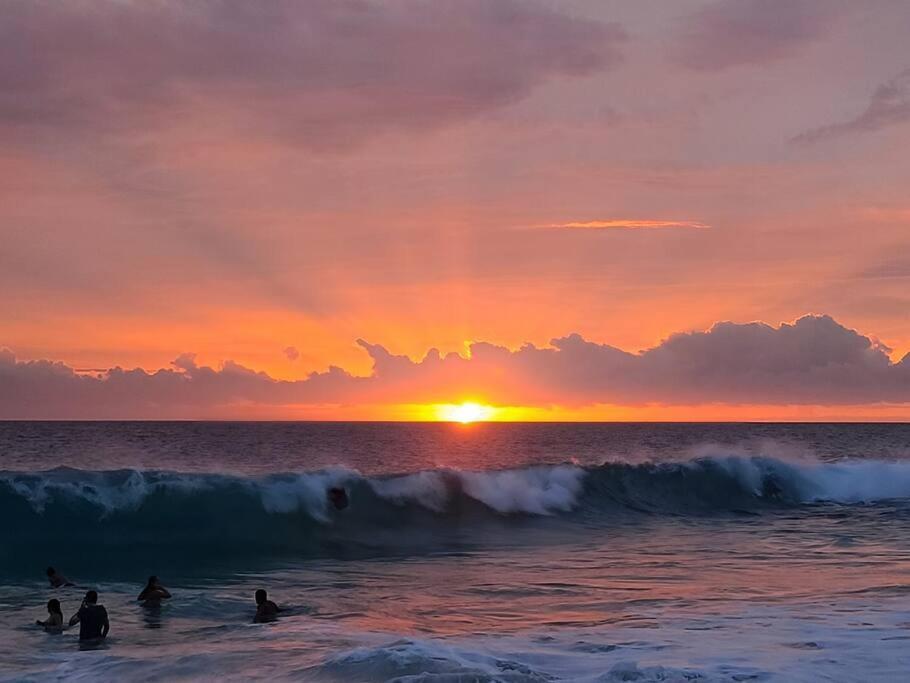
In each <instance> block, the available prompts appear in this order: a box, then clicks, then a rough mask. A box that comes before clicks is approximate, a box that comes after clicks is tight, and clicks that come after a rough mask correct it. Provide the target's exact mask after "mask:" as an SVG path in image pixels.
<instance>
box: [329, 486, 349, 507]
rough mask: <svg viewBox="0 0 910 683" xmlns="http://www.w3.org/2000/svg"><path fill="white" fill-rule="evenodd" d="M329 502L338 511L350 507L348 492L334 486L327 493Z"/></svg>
mask: <svg viewBox="0 0 910 683" xmlns="http://www.w3.org/2000/svg"><path fill="white" fill-rule="evenodd" d="M327 495H328V498H329V502H330V503H332V505H334V506H335V509H336V510H344V509H345V508H346V507H347V506H348V492H347V491H345V490H344V488H343V487H341V486H333V487H332V488H330V489H329V490H328V492H327Z"/></svg>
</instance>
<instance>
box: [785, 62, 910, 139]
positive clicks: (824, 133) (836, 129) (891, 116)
mask: <svg viewBox="0 0 910 683" xmlns="http://www.w3.org/2000/svg"><path fill="white" fill-rule="evenodd" d="M908 121H910V69H907V70H906V71H903V72H901V73H900V74H898V75H897V76H895V77H894V78H892V79H891V80H890V81H888V82H887V83H884V84H882V85H880V86H878V87H877V88H876V89H875V92H873V93H872V97H871V98H870V99H869V104H868V105H867V106H866V108H865V109H864V110H863V112H862V113H861V114H859V115H858V116H856V117H854V118H852V119H850V120H848V121H844V122H842V123H833V124H830V125H827V126H821V127H819V128H813V129H811V130H807V131H806V132H804V133H801V134H799V135H797V136H796V137H795V138H793V142H798V143H812V142H819V141H822V140H830V139H833V138H839V137H842V136H845V135H850V134H852V133H871V132H874V131H877V130H880V129H882V128H887V127H890V126H895V125H898V124H901V123H907V122H908Z"/></svg>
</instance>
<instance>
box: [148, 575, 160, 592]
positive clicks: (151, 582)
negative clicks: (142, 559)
mask: <svg viewBox="0 0 910 683" xmlns="http://www.w3.org/2000/svg"><path fill="white" fill-rule="evenodd" d="M156 583H158V577H157V576H155V575H154V574H153V575H152V576H150V577H149V581H148V583H147V584H145V589H146V590H148V589H149V588H151V587H152V586H153V585H154V584H156Z"/></svg>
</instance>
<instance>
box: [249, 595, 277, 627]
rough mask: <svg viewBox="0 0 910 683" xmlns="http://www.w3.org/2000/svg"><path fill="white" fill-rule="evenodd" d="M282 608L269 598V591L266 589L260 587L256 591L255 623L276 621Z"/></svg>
mask: <svg viewBox="0 0 910 683" xmlns="http://www.w3.org/2000/svg"><path fill="white" fill-rule="evenodd" d="M280 611H281V608H280V607H278V605H276V604H275V603H274V602H272V601H271V600H269V595H268V593H266V592H265V589H263V588H260V589H259V590H257V591H256V616H255V617H253V623H254V624H264V623H266V622H269V621H275V618H276V617H277V616H278V612H280Z"/></svg>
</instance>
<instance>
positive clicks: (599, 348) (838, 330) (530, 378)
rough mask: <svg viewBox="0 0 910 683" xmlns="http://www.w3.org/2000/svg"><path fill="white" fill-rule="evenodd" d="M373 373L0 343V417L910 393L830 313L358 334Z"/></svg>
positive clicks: (909, 382)
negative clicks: (588, 334)
mask: <svg viewBox="0 0 910 683" xmlns="http://www.w3.org/2000/svg"><path fill="white" fill-rule="evenodd" d="M358 344H360V346H361V347H362V348H363V349H364V350H365V351H366V352H367V353H368V354H369V356H370V358H371V359H372V361H373V371H372V373H371V374H370V375H369V376H365V377H358V376H354V375H352V374H350V373H349V372H347V371H345V370H343V369H341V368H338V367H330V368H329V369H328V370H326V371H324V372H313V373H311V374H310V375H309V377H307V378H306V379H303V380H297V381H287V380H279V379H275V378H273V377H270V376H269V375H267V374H266V373H264V372H257V371H255V370H252V369H250V368H247V367H244V366H242V365H239V364H237V363H235V362H233V361H226V362H225V363H223V364H222V366H221V367H220V368H218V369H215V368H211V367H207V366H201V365H199V364H198V363H197V362H196V359H195V356H194V355H193V354H183V355H181V356H179V357H178V358H177V359H175V360H174V361H173V363H172V366H173V367H171V368H168V369H161V370H158V371H155V372H147V371H145V370H142V369H133V370H124V369H122V368H119V367H115V368H111V369H110V370H107V371H104V372H102V373H100V374H84V373H80V372H78V371H76V370H75V369H74V368H72V367H70V366H68V365H66V364H64V363H60V362H53V361H50V360H33V361H24V360H18V359H16V357H15V356H14V355H13V353H12V352H11V351H9V350H2V351H0V417H2V418H6V419H15V418H25V419H29V418H31V419H40V418H122V417H139V418H141V417H185V418H186V417H208V416H212V415H217V414H219V410H221V409H223V408H225V407H228V406H232V405H234V406H236V405H238V404H243V405H260V406H299V405H325V404H336V405H358V404H364V405H368V404H380V403H385V404H405V403H408V404H411V403H436V402H447V401H452V400H460V398H461V397H463V396H480V397H483V399H484V400H486V401H488V402H491V403H494V404H496V405H522V406H565V407H578V406H589V405H595V404H606V403H609V404H617V405H647V404H663V405H701V404H730V405H739V404H768V405H775V404H781V405H783V404H789V405H799V404H803V405H859V404H872V403H883V402H887V403H910V354H907V355H906V356H905V357H904V358H903V359H901V360H900V361H898V362H893V361H892V360H891V359H890V357H889V356H888V351H889V349H887V348H886V347H884V346H883V345H881V344H880V343H878V342H877V341H875V340H874V339H872V338H870V337H867V336H864V335H862V334H859V333H858V332H856V331H854V330H850V329H848V328H846V327H844V326H842V325H841V324H839V323H838V322H837V321H835V320H834V319H832V318H830V317H829V316H823V315H812V316H804V317H802V318H800V319H799V320H797V321H796V322H794V323H792V324H787V323H784V324H782V325H780V326H779V327H772V326H770V325H767V324H764V323H745V324H740V323H732V322H721V323H717V324H716V325H714V326H713V327H712V328H711V329H709V330H707V331H704V332H686V333H679V334H675V335H672V336H671V337H669V338H668V339H666V340H665V341H663V342H662V343H660V344H659V345H657V346H655V347H653V348H650V349H646V350H644V351H641V352H639V353H630V352H627V351H624V350H621V349H618V348H616V347H613V346H609V345H607V344H599V343H595V342H591V341H588V340H586V339H584V338H583V337H582V336H581V335H578V334H570V335H568V336H565V337H560V338H557V339H554V340H552V342H551V345H550V346H549V347H537V346H534V345H532V344H526V345H524V346H522V347H521V348H518V349H515V350H510V349H508V348H506V347H503V346H498V345H495V344H490V343H486V342H475V343H472V344H471V345H470V347H469V350H470V355H469V357H462V356H460V355H458V354H455V353H450V354H447V355H445V356H443V355H441V354H440V353H439V352H438V351H436V350H435V349H431V350H430V351H429V352H428V353H427V354H426V356H425V357H424V358H423V359H422V360H420V361H414V360H412V359H410V358H408V357H407V356H400V355H395V354H393V353H390V352H389V351H388V350H387V349H385V348H384V347H382V346H380V345H377V344H370V343H368V342H366V341H363V340H359V341H358Z"/></svg>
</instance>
